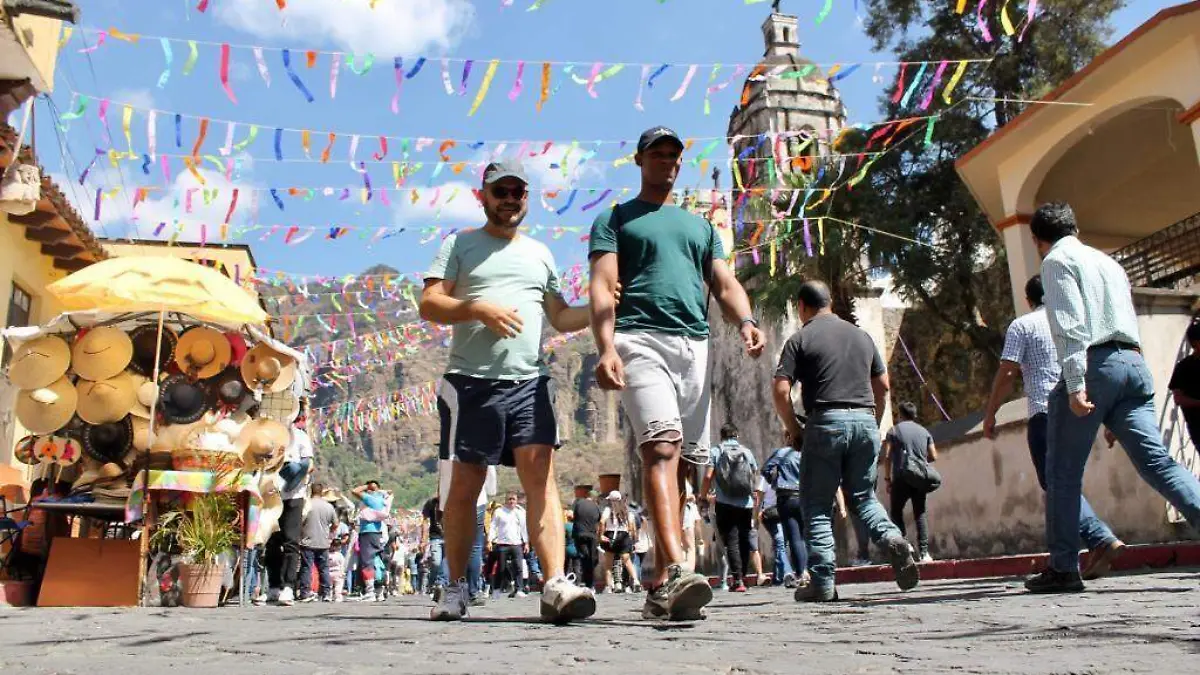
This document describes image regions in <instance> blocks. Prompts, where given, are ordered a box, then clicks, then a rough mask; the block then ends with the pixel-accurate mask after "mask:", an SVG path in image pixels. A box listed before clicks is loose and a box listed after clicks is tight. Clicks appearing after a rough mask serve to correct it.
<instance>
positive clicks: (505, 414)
mask: <svg viewBox="0 0 1200 675" xmlns="http://www.w3.org/2000/svg"><path fill="white" fill-rule="evenodd" d="M437 403H438V415H439V416H440V417H441V420H442V438H441V444H440V446H439V448H438V451H439V456H440V457H441V459H448V460H452V461H458V462H463V463H465V464H481V465H490V466H496V465H504V466H516V462H515V461H514V460H513V450H514V449H515V448H519V447H521V446H525V445H549V446H552V447H557V446H558V423H557V422H556V421H555V419H554V396H553V394H552V392H551V391H550V378H549V377H547V376H544V375H543V376H541V377H535V378H533V379H531V380H522V381H519V382H513V381H509V380H490V379H483V378H478V377H471V376H469V375H459V374H454V373H451V374H447V375H446V376H445V377H443V378H442V381H441V383H440V385H439V386H438V402H437Z"/></svg>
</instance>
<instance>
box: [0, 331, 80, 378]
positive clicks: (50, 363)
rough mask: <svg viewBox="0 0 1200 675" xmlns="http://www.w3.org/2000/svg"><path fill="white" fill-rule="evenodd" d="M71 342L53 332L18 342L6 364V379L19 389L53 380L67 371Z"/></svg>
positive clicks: (69, 361) (69, 362)
mask: <svg viewBox="0 0 1200 675" xmlns="http://www.w3.org/2000/svg"><path fill="white" fill-rule="evenodd" d="M70 364H71V346H70V345H68V344H67V341H66V340H64V339H62V338H61V337H59V336H57V335H43V336H42V337H38V338H34V339H32V340H29V341H28V342H26V343H24V344H22V345H21V347H20V348H19V349H17V351H16V352H15V353H14V354H13V357H12V362H11V364H10V365H9V366H8V379H9V381H10V382H12V383H13V384H14V385H16V386H17V387H18V388H20V389H37V388H39V387H45V386H48V385H50V384H53V383H54V381H55V380H57V379H58V378H60V377H62V376H63V375H66V374H67V367H68V366H70Z"/></svg>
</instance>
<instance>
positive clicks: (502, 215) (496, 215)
mask: <svg viewBox="0 0 1200 675" xmlns="http://www.w3.org/2000/svg"><path fill="white" fill-rule="evenodd" d="M483 214H484V215H485V216H487V221H488V222H489V223H492V224H494V225H497V226H499V227H518V226H520V224H521V222H522V221H524V220H525V216H526V215H528V212H526V213H521V209H519V208H518V209H517V211H516V218H515V219H514V218H512V217H510V216H509V215H508V214H507V213H506V212H501V211H500V208H499V207H496V208H490V209H489V208H487V207H484V209H483Z"/></svg>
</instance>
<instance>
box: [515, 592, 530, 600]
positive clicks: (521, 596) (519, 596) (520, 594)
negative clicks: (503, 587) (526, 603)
mask: <svg viewBox="0 0 1200 675" xmlns="http://www.w3.org/2000/svg"><path fill="white" fill-rule="evenodd" d="M528 596H529V594H528V593H526V592H525V591H517V592H516V593H515V594H513V597H514V598H524V597H528Z"/></svg>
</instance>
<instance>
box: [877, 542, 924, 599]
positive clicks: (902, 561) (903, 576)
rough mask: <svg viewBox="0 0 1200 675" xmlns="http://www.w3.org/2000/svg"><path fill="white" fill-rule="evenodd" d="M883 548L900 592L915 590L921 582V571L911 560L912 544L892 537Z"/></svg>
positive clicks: (915, 562) (912, 559)
mask: <svg viewBox="0 0 1200 675" xmlns="http://www.w3.org/2000/svg"><path fill="white" fill-rule="evenodd" d="M884 548H885V549H886V550H887V553H888V560H889V561H891V563H892V570H893V571H895V573H896V585H897V586H899V587H900V590H902V591H907V590H909V589H912V588H916V587H917V584H919V583H920V582H921V570H920V569H919V568H918V567H917V561H916V559H915V558H913V548H912V544H910V543H908V541H907V540H906V539H904V538H903V537H893V538H891V539H888V540H887V541H886V542H884Z"/></svg>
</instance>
